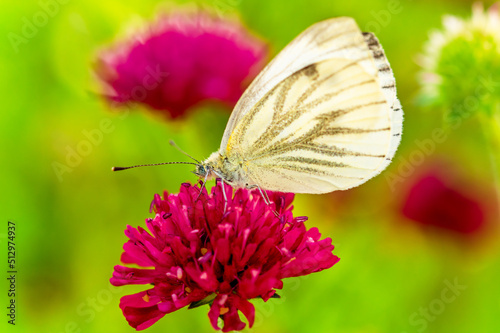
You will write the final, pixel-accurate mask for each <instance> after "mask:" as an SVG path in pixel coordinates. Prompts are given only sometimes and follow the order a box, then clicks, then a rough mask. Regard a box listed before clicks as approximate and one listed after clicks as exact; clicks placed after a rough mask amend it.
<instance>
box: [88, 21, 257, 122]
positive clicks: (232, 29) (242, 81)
mask: <svg viewBox="0 0 500 333" xmlns="http://www.w3.org/2000/svg"><path fill="white" fill-rule="evenodd" d="M266 53H267V50H266V47H265V45H264V43H263V42H261V41H260V40H259V39H257V38H255V37H253V36H251V35H250V34H249V32H248V31H246V30H245V28H244V27H243V26H241V25H240V24H238V23H236V22H233V21H227V20H224V19H221V18H217V17H215V16H211V15H210V14H207V13H203V12H202V13H196V14H187V13H174V14H170V15H167V16H164V17H161V18H160V19H159V20H158V21H157V22H156V23H154V24H152V25H151V27H150V28H149V31H148V32H147V33H145V34H142V35H140V36H135V38H132V39H131V40H129V41H126V42H124V43H122V44H121V45H120V46H118V47H113V48H110V49H109V50H106V51H103V52H101V54H100V55H99V56H98V65H97V74H98V76H99V77H100V78H101V80H102V81H103V82H104V83H105V85H106V87H107V92H106V95H107V96H108V99H109V100H110V101H111V102H113V103H115V104H125V103H129V102H135V103H143V104H146V105H148V106H149V107H151V108H152V109H155V110H159V111H161V112H162V113H164V114H168V115H169V116H170V117H171V118H176V117H179V116H182V115H183V114H184V113H185V112H186V110H188V109H189V108H190V107H192V106H193V105H195V104H198V103H200V102H202V101H206V100H216V101H220V102H222V103H224V104H226V105H227V106H230V107H232V106H233V105H234V104H235V103H236V102H237V101H238V99H239V98H240V96H241V94H242V93H243V91H244V89H245V88H246V85H248V84H249V83H250V81H251V79H253V77H254V76H255V75H256V73H258V71H259V70H260V68H261V66H262V65H263V60H264V58H265V57H266Z"/></svg>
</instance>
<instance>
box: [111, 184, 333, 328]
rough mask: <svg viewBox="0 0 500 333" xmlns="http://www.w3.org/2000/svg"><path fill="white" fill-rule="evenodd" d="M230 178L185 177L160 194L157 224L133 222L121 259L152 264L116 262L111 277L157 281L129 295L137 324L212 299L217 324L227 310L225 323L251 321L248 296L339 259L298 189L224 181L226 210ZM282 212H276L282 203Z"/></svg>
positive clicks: (127, 311) (117, 281)
mask: <svg viewBox="0 0 500 333" xmlns="http://www.w3.org/2000/svg"><path fill="white" fill-rule="evenodd" d="M222 188H223V187H222V185H221V184H220V183H219V184H218V185H217V186H215V187H213V188H212V192H211V194H210V195H209V194H208V193H207V191H206V190H205V189H204V190H203V192H202V194H201V196H200V198H199V200H198V201H196V199H197V197H198V194H199V191H200V189H199V187H196V186H192V185H190V184H183V185H182V186H181V189H180V193H179V194H170V195H169V194H168V193H164V197H163V199H162V198H160V196H159V195H158V194H157V195H155V198H154V200H153V202H152V207H151V209H152V210H153V209H154V212H155V217H154V218H152V219H151V218H150V219H146V225H147V227H148V229H149V231H147V230H145V229H143V228H141V227H138V228H137V229H136V228H132V227H131V226H127V229H126V231H125V234H126V235H127V237H128V238H129V239H130V240H129V241H128V242H127V243H125V245H124V246H123V249H124V252H123V254H122V257H121V260H122V262H123V263H125V264H135V265H138V266H141V267H148V268H130V267H125V266H120V265H118V266H115V270H114V273H113V277H112V278H111V280H110V281H111V284H113V285H114V286H122V285H126V284H148V285H149V284H152V285H153V287H152V288H151V289H148V290H146V291H142V292H140V293H137V294H134V295H129V296H124V297H122V299H121V301H120V308H121V309H122V311H123V314H124V315H125V318H126V319H127V321H128V322H129V324H130V325H131V326H132V327H134V328H136V329H137V330H143V329H145V328H148V327H149V326H151V325H152V324H154V323H155V322H156V321H157V320H159V319H160V318H162V317H163V316H164V315H165V314H167V313H170V312H173V311H176V310H178V309H180V308H183V307H185V306H189V307H190V308H192V307H196V306H199V305H203V304H210V310H209V312H208V317H209V319H210V322H211V324H212V326H213V328H214V329H220V328H219V326H218V324H217V321H218V318H219V317H220V318H222V320H223V322H224V327H223V329H222V330H223V331H224V332H227V331H231V330H241V329H243V328H244V327H245V323H244V322H242V321H241V319H240V316H239V314H238V311H240V312H241V313H243V314H244V315H245V317H246V318H247V320H248V323H249V326H250V327H251V326H252V324H253V322H254V315H255V309H254V306H253V304H252V303H250V302H249V301H248V300H249V299H252V298H256V297H261V298H262V299H263V300H264V301H267V300H268V299H269V298H271V297H273V296H274V297H277V296H276V294H275V292H276V289H281V288H282V286H283V283H282V281H281V279H283V278H287V277H294V276H301V275H306V274H310V273H314V272H318V271H321V270H323V269H326V268H330V267H331V266H333V265H334V264H335V263H337V262H338V261H339V258H338V257H337V256H335V255H333V254H332V250H333V249H334V246H333V245H332V244H331V239H330V238H325V239H320V238H321V234H320V233H319V232H318V229H317V228H311V229H309V230H306V227H305V225H304V222H305V221H306V220H307V218H306V217H303V216H299V217H295V218H294V217H293V214H292V208H293V206H292V205H291V204H292V200H293V197H294V195H293V194H284V193H273V192H268V195H269V198H270V199H271V201H272V202H273V203H274V204H272V205H270V206H268V205H266V204H265V203H264V200H263V199H262V197H261V196H260V194H259V193H258V192H256V191H253V192H250V191H248V190H246V189H238V190H237V191H236V192H235V194H234V196H232V188H231V187H230V186H228V185H225V186H224V190H225V191H226V194H227V198H228V202H227V208H226V212H225V213H224V205H225V201H224V197H223V194H222ZM275 210H276V211H277V212H279V213H280V216H279V218H277V217H275V215H274V211H275Z"/></svg>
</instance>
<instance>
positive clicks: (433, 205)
mask: <svg viewBox="0 0 500 333" xmlns="http://www.w3.org/2000/svg"><path fill="white" fill-rule="evenodd" d="M403 214H404V215H405V216H406V217H408V218H409V219H411V220H414V221H416V222H418V223H421V224H423V225H426V226H434V227H439V228H442V229H447V230H451V231H454V232H459V233H463V234H471V233H474V232H477V231H479V230H480V229H482V228H483V227H484V224H485V222H486V213H485V210H484V207H483V206H482V205H481V203H480V202H479V201H478V200H477V199H476V198H474V197H472V196H471V195H470V194H469V193H467V191H466V189H465V188H463V189H460V188H457V187H456V186H451V185H450V184H449V183H448V182H447V181H446V180H445V179H444V178H442V177H440V176H439V175H438V174H434V173H429V174H426V175H424V176H422V177H421V178H420V179H419V180H418V181H417V182H416V183H415V184H413V185H412V187H411V188H410V190H409V192H408V196H407V198H406V200H405V202H404V205H403Z"/></svg>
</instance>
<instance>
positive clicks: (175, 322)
mask: <svg viewBox="0 0 500 333" xmlns="http://www.w3.org/2000/svg"><path fill="white" fill-rule="evenodd" d="M61 2H63V1H61ZM40 3H44V1H43V0H42V1H41V2H40ZM40 3H38V1H19V2H9V3H6V2H4V3H3V4H2V10H1V11H0V22H1V23H0V36H3V37H2V41H1V42H0V73H1V80H0V85H1V86H0V91H1V92H2V101H3V102H2V110H1V112H0V133H1V144H0V158H1V162H0V179H1V183H0V184H1V187H0V189H1V191H0V204H1V205H0V207H1V209H0V222H1V225H2V227H0V235H1V249H0V253H1V255H2V257H1V258H2V259H1V261H2V265H1V267H2V270H3V271H7V266H6V261H7V260H6V247H7V245H6V234H7V221H9V220H10V221H14V222H15V223H16V226H17V234H16V247H17V252H16V255H17V268H18V275H17V279H18V280H17V298H16V300H17V305H18V308H17V318H16V319H17V320H16V325H15V327H13V326H12V325H7V317H6V315H5V314H4V313H6V312H7V311H6V306H7V304H8V303H7V302H8V299H7V297H6V296H7V289H8V286H7V283H6V278H5V277H2V279H1V281H2V282H1V283H0V288H1V289H0V294H1V295H2V296H1V299H2V303H1V308H2V309H3V310H2V316H1V318H2V320H1V324H0V325H1V327H4V328H2V329H1V330H2V332H5V330H4V329H7V331H8V332H51V333H55V332H57V333H62V332H68V333H69V332H132V331H133V330H134V329H133V328H131V327H129V326H128V324H127V322H126V321H125V318H124V317H123V315H122V313H121V311H120V309H119V308H118V303H119V298H120V297H121V296H123V295H126V294H130V293H133V292H136V291H139V290H143V289H144V287H142V286H138V287H134V286H125V287H120V288H116V287H112V286H111V285H110V284H109V278H110V277H111V273H112V270H113V266H114V265H116V264H118V263H119V257H120V254H121V252H122V249H121V248H122V245H123V243H124V242H125V241H126V238H125V236H124V234H123V230H124V229H125V226H126V225H127V224H130V225H132V226H138V225H143V224H144V219H145V218H147V217H150V214H149V212H148V210H149V204H150V202H151V200H152V198H153V194H154V193H161V192H162V191H163V190H168V191H170V192H176V191H177V190H178V188H179V186H180V184H181V183H182V182H185V181H191V182H195V181H196V178H195V176H194V175H193V174H191V173H190V172H189V171H190V170H191V168H190V167H189V166H182V165H181V166H166V167H156V168H147V169H146V168H145V169H141V170H139V169H137V170H131V171H127V172H122V173H112V172H110V167H111V166H113V165H132V164H139V163H154V162H162V161H181V160H186V158H185V157H184V156H183V155H181V154H180V153H179V152H177V151H176V150H175V149H173V148H172V147H170V146H169V145H168V140H169V139H174V140H175V141H176V142H177V144H178V145H179V146H181V147H182V148H183V149H185V150H186V151H188V152H189V153H190V154H192V155H193V156H195V157H197V158H200V159H201V158H205V157H207V156H208V155H209V154H210V153H211V152H212V151H214V150H215V149H217V148H218V146H219V142H220V138H221V135H222V132H223V130H224V127H225V124H226V121H227V119H228V117H229V112H228V111H227V110H225V109H223V108H221V107H220V106H218V105H210V104H208V105H202V106H199V107H196V108H195V109H193V110H191V112H190V114H189V115H188V116H187V117H186V118H185V119H181V120H176V121H173V122H166V121H164V119H163V118H161V117H159V116H158V115H157V114H153V113H151V112H148V111H146V110H144V108H142V107H132V108H131V109H130V110H129V111H125V113H117V112H113V111H112V110H110V108H109V107H108V105H107V104H106V103H105V102H104V101H103V99H102V98H100V97H99V96H98V95H97V94H96V92H98V89H99V84H98V83H97V80H96V78H95V75H94V74H93V73H92V70H91V68H92V65H93V63H94V61H95V55H96V52H97V50H99V49H100V48H102V47H103V46H106V45H108V44H109V43H111V42H113V41H114V40H116V38H117V37H118V36H120V35H121V34H122V33H123V31H126V30H127V29H128V27H129V26H130V25H131V24H133V22H135V21H136V20H137V18H143V19H147V20H148V19H152V18H154V17H155V16H156V14H157V13H158V11H159V10H160V9H161V8H170V7H172V6H174V5H175V4H176V3H174V2H158V1H151V0H144V1H140V2H139V1H116V0H107V1H97V0H87V1H77V0H74V1H66V3H65V4H60V5H59V9H58V11H57V13H56V14H54V16H53V17H51V18H50V19H49V21H48V23H47V24H46V25H45V26H43V27H40V28H39V29H38V31H37V33H36V35H35V36H33V37H32V38H29V40H28V42H27V43H25V44H21V45H20V46H19V50H18V52H15V50H14V48H13V47H12V45H11V44H10V42H9V40H8V38H7V37H6V36H7V35H8V34H9V33H11V32H14V33H17V34H19V33H20V31H21V29H22V26H23V22H24V21H23V20H24V19H25V18H30V17H32V16H33V15H34V14H35V13H37V12H38V11H40V10H41V5H40ZM179 3H180V2H179ZM182 3H183V4H185V3H187V2H184V1H183V2H182ZM491 3H492V2H490V1H487V2H485V5H486V6H489V5H491ZM189 4H190V5H191V6H198V7H201V8H205V7H208V8H212V10H214V11H215V12H216V13H217V14H218V15H222V16H231V17H239V18H240V19H241V20H242V21H243V22H244V24H245V25H246V26H247V27H248V29H250V30H251V31H252V32H253V33H255V34H256V35H258V36H260V37H261V38H263V39H264V40H265V41H267V43H268V44H269V46H270V52H271V53H272V54H273V55H274V54H276V53H277V52H278V51H279V50H280V49H281V48H282V47H283V46H285V45H286V44H287V43H288V42H289V41H290V40H291V39H293V38H294V37H295V36H296V35H297V34H299V33H300V32H301V31H303V30H304V29H305V28H306V27H308V26H309V25H311V24H313V23H315V22H317V21H320V20H323V19H327V18H330V17H336V16H351V17H354V18H355V19H356V20H357V22H358V23H359V25H360V27H361V28H362V29H363V30H371V31H374V32H376V33H377V36H378V37H379V39H380V41H381V42H382V44H383V46H384V48H385V50H386V53H387V56H388V58H389V60H390V62H391V65H392V68H393V70H394V73H395V76H396V80H397V84H398V85H397V87H398V94H399V98H400V100H401V102H402V104H403V108H404V111H405V123H404V135H403V140H402V144H401V146H400V148H399V150H398V153H397V154H396V157H395V159H394V162H393V163H392V164H391V166H390V167H389V169H388V170H386V171H384V172H383V173H382V174H381V175H379V176H378V177H376V178H375V179H373V180H371V181H369V182H368V183H366V184H364V185H362V186H361V187H359V188H355V189H352V190H349V191H347V192H342V193H332V194H328V195H321V196H312V195H297V196H296V205H295V206H296V208H295V213H296V215H307V216H309V217H310V219H309V221H308V222H307V224H308V226H309V227H312V226H317V227H319V228H320V230H321V232H322V234H323V235H324V236H327V237H331V238H332V239H333V243H334V244H335V245H336V250H335V252H334V253H335V254H337V255H338V256H339V257H341V261H340V262H339V263H338V264H337V265H335V266H334V267H333V268H332V269H330V270H327V271H323V272H320V273H316V274H312V275H310V276H308V277H303V278H295V279H288V280H285V286H284V289H283V290H282V291H281V292H280V294H281V295H282V299H278V300H276V299H272V300H270V301H269V302H267V303H264V302H262V301H259V300H256V301H254V304H255V306H256V312H257V314H256V323H255V325H254V328H252V329H250V331H254V332H338V333H355V332H356V333H378V332H396V333H404V332H406V333H413V332H429V333H430V332H453V333H462V332H464V333H465V332H467V333H469V332H500V320H499V319H498V318H500V283H498V282H499V281H500V248H499V246H498V243H499V242H498V231H499V230H498V226H497V223H498V215H497V213H496V211H497V210H498V206H497V199H496V197H495V196H496V190H495V177H496V173H495V171H494V170H498V169H496V168H495V166H493V165H492V164H491V156H490V153H491V151H490V149H489V148H488V141H487V140H486V139H485V136H484V135H483V129H482V127H481V124H480V123H479V122H478V121H477V120H476V119H474V117H470V118H468V119H464V121H463V122H462V123H461V125H460V126H458V127H457V128H446V126H445V125H444V124H443V110H440V109H439V108H435V107H434V108H433V107H428V106H425V105H423V104H422V103H420V100H419V98H418V95H419V91H420V85H419V83H418V72H419V70H420V69H419V66H418V65H417V62H416V59H418V54H419V53H421V52H422V50H423V43H424V42H425V41H426V40H427V39H428V34H429V31H430V30H431V29H436V28H440V27H441V18H442V16H443V15H444V14H446V13H449V14H453V15H458V16H463V17H468V16H470V12H471V2H469V1H452V0H419V1H403V0H401V1H398V0H392V1H389V2H386V1H379V0H369V1H368V0H366V1H361V0H353V1H330V0H312V1H302V0H299V1H285V0H273V1H264V0H207V1H197V2H191V3H189ZM394 8H397V10H395V9H394ZM499 33H500V32H499ZM103 119H109V121H110V122H111V124H112V125H111V128H112V130H110V131H109V133H105V134H104V135H103V139H102V142H100V143H98V144H95V145H93V146H92V150H91V152H90V153H89V154H88V156H84V157H83V158H82V159H81V161H80V162H79V163H76V164H77V165H76V166H74V167H71V168H70V169H71V172H66V173H64V174H62V176H61V177H58V176H57V174H56V172H55V171H54V168H53V163H54V162H58V163H65V160H66V155H67V149H68V147H70V149H71V148H73V149H75V147H76V146H77V145H78V144H79V142H81V141H82V140H86V138H85V136H84V134H83V131H91V130H93V129H98V128H99V126H100V123H101V122H102V121H103ZM436 129H438V130H439V129H443V131H445V133H446V134H445V139H444V140H439V141H440V142H436V141H435V140H434V141H432V142H433V144H432V145H430V146H424V144H422V142H428V140H429V139H431V138H432V133H433V131H435V130H436ZM426 140H427V141H426ZM422 147H424V148H422ZM425 147H427V148H425ZM416 152H420V154H418V153H416ZM412 154H413V155H412ZM417 155H418V156H417ZM412 156H413V157H412ZM429 175H432V176H429ZM426 177H427V178H426ZM429 177H431V178H432V177H437V178H439V179H441V181H442V182H444V183H446V184H447V185H446V186H449V187H450V188H451V189H448V190H447V191H448V192H446V193H448V194H449V195H448V196H446V195H445V199H442V198H441V199H439V198H438V199H430V200H431V203H433V204H435V206H436V207H431V210H432V212H433V213H430V215H432V218H430V219H431V220H432V221H428V220H426V217H421V218H420V222H418V221H414V220H415V218H413V219H411V218H409V217H408V213H405V208H404V207H406V205H408V204H409V203H408V200H410V199H411V198H410V199H408V198H409V193H410V192H411V191H412V189H413V191H417V192H418V191H419V189H420V191H424V196H423V197H424V199H425V198H426V197H427V198H432V188H433V187H432V186H431V187H430V188H431V190H429V192H428V193H427V192H425V191H426V190H425V186H424V190H422V186H421V187H420V188H417V190H415V186H417V185H418V184H419V182H421V181H422V180H425V179H428V178H429ZM443 186H444V185H443ZM438 187H439V186H438ZM426 193H427V195H426ZM457 197H458V198H459V199H457ZM424 199H422V198H420V199H418V200H421V201H425V200H424ZM411 200H413V201H415V200H416V202H411V204H413V205H416V208H415V209H416V210H417V211H420V210H424V209H427V208H422V207H421V206H419V204H420V201H418V200H417V199H411ZM471 202H475V203H477V204H478V205H479V206H478V207H480V211H481V213H480V214H479V217H477V216H476V217H470V218H469V217H467V216H465V217H464V216H463V213H461V212H462V211H461V210H460V209H461V208H463V206H464V205H465V206H467V205H468V204H470V203H471ZM422 205H429V203H422ZM426 207H427V206H426ZM454 212H458V213H457V214H455V215H454ZM410 215H411V214H410ZM416 219H417V220H418V219H419V218H416ZM454 223H464V224H465V227H460V226H459V227H457V226H456V225H454ZM467 223H472V226H468V225H467ZM440 224H441V225H440ZM2 276H4V275H3V274H2ZM450 286H451V287H450ZM453 286H454V287H453ZM207 312H208V307H201V308H197V309H193V310H186V309H182V310H179V311H177V312H175V313H172V314H169V315H167V316H165V317H164V318H163V319H161V320H160V321H159V322H158V323H157V324H155V325H153V326H152V327H151V328H149V329H148V331H149V332H167V331H168V332H211V331H212V328H211V326H210V324H209V321H208V319H207ZM246 330H248V328H247V329H246Z"/></svg>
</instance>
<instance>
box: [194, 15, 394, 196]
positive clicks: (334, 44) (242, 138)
mask: <svg viewBox="0 0 500 333" xmlns="http://www.w3.org/2000/svg"><path fill="white" fill-rule="evenodd" d="M402 122H403V112H402V109H401V104H400V103H399V101H398V99H397V97H396V88H395V80H394V76H393V74H392V70H391V68H390V66H389V63H388V61H387V59H386V57H385V55H384V51H383V50H382V47H381V46H380V44H379V42H378V40H377V38H376V37H375V36H374V35H373V34H372V33H362V32H361V31H360V29H359V27H358V26H357V24H356V22H355V21H354V20H353V19H352V18H347V17H340V18H334V19H329V20H326V21H323V22H319V23H316V24H314V25H313V26H311V27H309V28H308V29H307V30H305V31H304V32H303V33H301V34H300V35H299V36H298V37H297V38H295V39H294V40H293V41H292V42H291V43H290V44H289V45H288V46H286V47H285V48H284V49H283V50H282V51H281V52H280V53H279V54H278V55H277V56H276V57H275V58H274V59H273V60H272V61H271V62H270V63H269V64H268V65H267V67H266V68H264V70H263V71H262V72H261V73H260V74H259V75H258V76H257V78H256V79H255V80H254V81H253V82H252V84H251V85H250V86H249V87H248V89H247V90H246V91H245V93H244V94H243V96H242V97H241V99H240V100H239V101H238V103H237V104H236V106H235V108H234V110H233V112H232V114H231V117H230V118H229V121H228V123H227V126H226V129H225V132H224V136H223V138H222V142H221V145H220V148H219V150H218V151H216V152H214V153H213V154H212V155H210V157H209V158H208V159H206V160H205V161H203V162H201V163H200V164H198V166H197V170H196V172H195V173H196V174H197V175H198V176H200V177H203V178H204V180H205V182H206V181H207V180H209V179H211V178H214V177H218V178H221V179H222V180H223V181H224V182H226V183H228V184H230V185H232V186H233V187H247V188H255V187H258V188H259V189H260V190H261V189H265V190H272V191H282V192H294V193H327V192H332V191H335V190H345V189H348V188H351V187H354V186H357V185H360V184H362V183H364V182H365V181H367V180H368V179H370V178H372V177H374V176H376V175H377V174H379V173H380V172H381V171H382V170H383V169H385V168H386V167H387V165H388V164H389V163H390V162H391V159H392V157H393V156H394V153H395V152H396V149H397V147H398V145H399V142H400V140H401V132H402ZM261 191H262V190H261ZM264 193H265V192H264Z"/></svg>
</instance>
